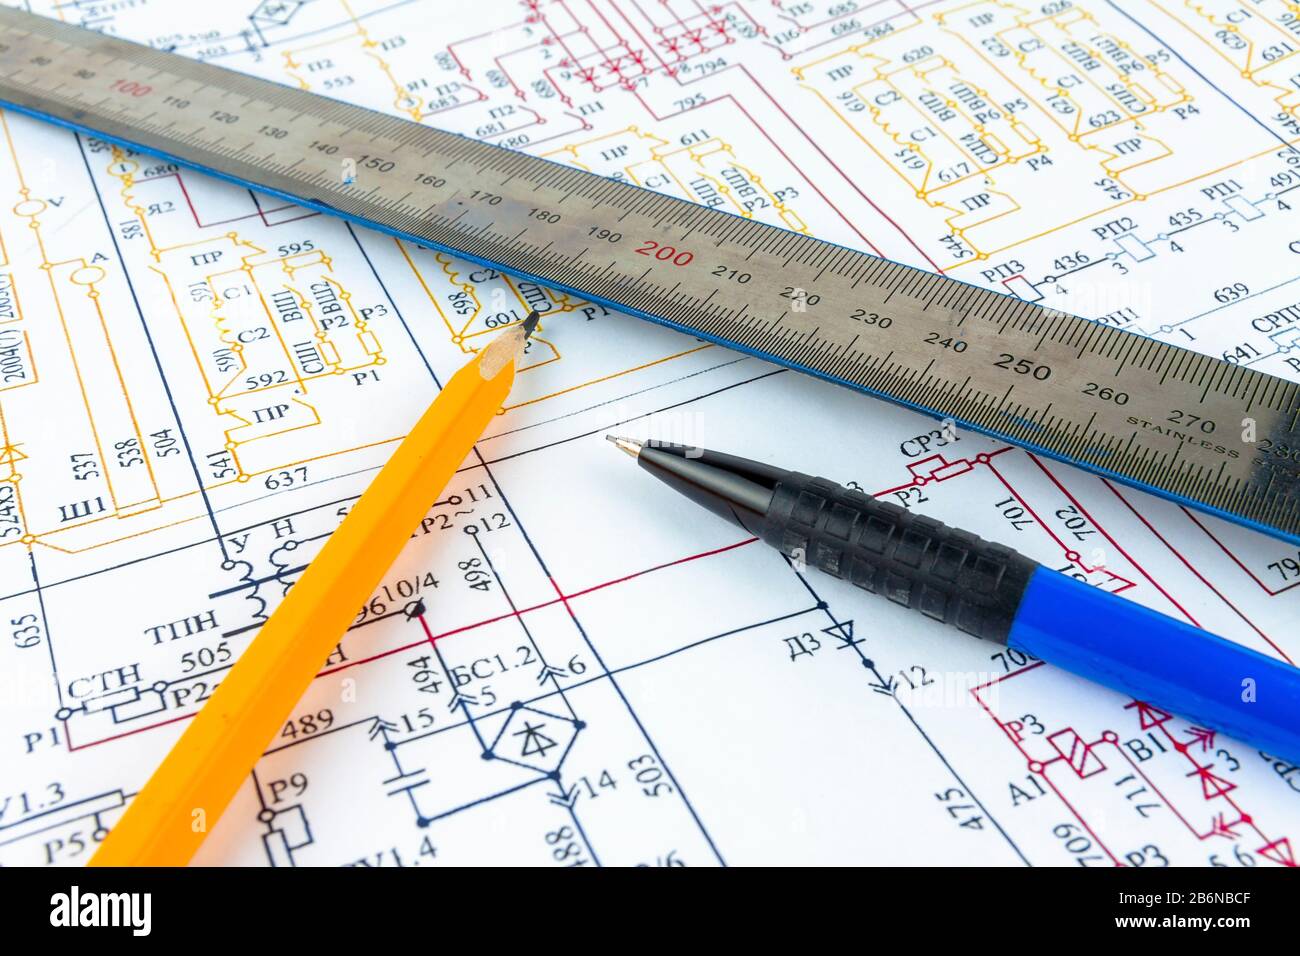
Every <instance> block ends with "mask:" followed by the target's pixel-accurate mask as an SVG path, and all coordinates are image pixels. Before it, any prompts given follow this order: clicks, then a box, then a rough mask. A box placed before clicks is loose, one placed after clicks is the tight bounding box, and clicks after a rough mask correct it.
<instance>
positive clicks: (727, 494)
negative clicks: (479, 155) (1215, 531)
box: [606, 435, 1300, 761]
mask: <svg viewBox="0 0 1300 956" xmlns="http://www.w3.org/2000/svg"><path fill="white" fill-rule="evenodd" d="M606 437H607V438H608V439H609V440H610V441H612V442H613V443H614V444H615V445H617V446H618V447H619V448H621V449H622V450H623V451H625V452H627V453H628V454H629V455H631V456H633V457H634V458H635V459H636V460H637V463H638V464H639V465H640V466H641V467H642V468H643V469H644V470H646V471H648V472H650V473H651V474H653V475H654V476H655V477H657V478H659V479H660V480H661V481H663V482H665V483H666V484H668V485H669V486H671V487H672V488H674V489H676V490H677V491H679V492H681V493H682V494H684V495H685V496H686V497H688V498H690V499H691V500H693V501H695V502H697V503H698V504H701V505H703V506H704V507H705V508H708V509H709V510H710V511H712V512H714V513H715V514H717V515H719V516H721V517H723V518H725V519H727V520H728V521H731V522H732V523H734V524H736V525H739V526H740V527H741V528H744V529H745V530H746V531H748V532H749V533H750V534H753V535H755V536H756V537H758V538H760V539H762V540H763V541H765V542H766V543H767V544H770V545H772V546H773V547H775V548H777V549H778V550H779V551H780V552H781V553H782V554H785V555H786V556H788V557H791V558H794V559H796V560H800V561H802V562H804V563H805V564H807V565H809V566H811V567H815V568H818V569H820V570H822V571H825V572H828V573H830V574H833V575H835V576H836V577H838V578H842V579H843V580H845V581H848V582H849V583H851V584H854V585H856V586H857V587H860V588H862V589H864V590H866V591H870V592H873V593H875V594H879V595H881V596H882V597H886V598H888V599H889V600H891V601H893V602H894V603H896V604H901V605H903V606H906V607H909V608H912V609H914V610H917V611H920V612H921V613H922V614H924V615H925V616H927V617H929V618H932V619H933V620H936V621H940V622H943V623H945V624H949V625H952V626H955V627H956V628H958V629H959V630H961V631H964V632H965V633H967V634H970V635H972V636H974V637H979V638H982V639H984V640H986V641H994V642H997V643H1000V644H1005V645H1007V646H1008V647H1012V648H1014V649H1016V650H1019V651H1022V652H1024V653H1026V654H1031V655H1033V656H1034V657H1037V658H1040V659H1042V660H1044V661H1047V662H1048V663H1050V664H1055V665H1056V666H1058V667H1061V668H1064V669H1065V670H1068V671H1072V672H1073V673H1075V674H1078V675H1080V676H1082V677H1086V678H1088V679H1090V680H1093V681H1096V682H1097V683H1099V684H1104V685H1105V686H1107V687H1110V688H1113V689H1115V690H1118V691H1121V692H1123V693H1125V694H1129V695H1131V696H1133V697H1135V698H1137V699H1139V700H1142V701H1145V702H1147V703H1150V704H1154V705H1156V706H1158V707H1161V708H1163V709H1166V710H1169V711H1170V712H1172V713H1175V714H1178V715H1180V716H1182V717H1185V718H1188V719H1190V720H1193V721H1195V722H1196V723H1198V724H1202V725H1204V726H1205V727H1207V728H1209V729H1214V730H1220V731H1223V732H1224V733H1226V734H1228V735H1229V736H1232V737H1235V738H1237V739H1239V740H1242V741H1244V742H1246V743H1249V744H1251V745H1253V746H1256V747H1259V748H1260V749H1261V750H1263V751H1265V752H1267V753H1269V754H1271V755H1272V756H1275V757H1281V758H1283V759H1286V760H1291V761H1297V760H1300V669H1297V668H1295V667H1293V666H1291V665H1289V664H1287V663H1284V662H1283V661H1279V660H1275V659H1273V658H1271V657H1267V656H1265V655H1264V654H1260V653H1259V652H1257V651H1254V650H1251V649H1250V648H1247V647H1243V646H1242V645H1240V644H1235V643H1233V642H1232V641H1228V640H1225V639H1223V638H1221V637H1218V636H1216V635H1214V634H1210V633H1208V632H1206V631H1203V630H1200V629H1199V628H1196V627H1193V626H1191V625H1188V624H1184V623H1182V622H1180V621H1176V620H1174V619H1173V618H1170V617H1166V616H1165V615H1163V614H1160V613H1158V612H1156V611H1152V610H1150V609H1148V608H1145V607H1142V606H1141V605H1140V604H1135V603H1133V602H1132V601H1129V600H1126V599H1125V598H1121V597H1117V596H1115V595H1113V594H1110V593H1108V592H1105V591H1102V590H1101V589H1099V588H1095V587H1093V586H1091V585H1089V584H1086V583H1084V582H1082V581H1078V580H1076V579H1075V578H1072V577H1069V576H1068V575H1065V574H1061V573H1060V572H1058V571H1054V570H1052V569H1050V568H1046V567H1043V566H1042V565H1040V564H1038V563H1036V562H1035V561H1033V560H1031V559H1029V558H1027V557H1025V556H1023V555H1021V554H1018V553H1017V552H1016V551H1014V550H1012V549H1011V548H1008V547H1006V546H1004V545H1001V544H996V543H994V542H990V541H985V540H984V539H982V538H979V537H977V536H975V535H973V534H970V533H969V532H966V531H961V530H958V529H956V528H951V527H949V526H947V525H945V524H943V523H942V522H940V521H936V520H935V519H933V518H928V517H925V516H923V515H916V514H913V513H911V512H910V511H908V510H907V509H905V508H902V507H899V506H898V505H895V504H891V503H889V502H885V501H878V500H876V499H875V498H872V497H871V496H870V495H866V494H863V493H862V492H860V491H853V490H850V489H848V488H844V487H842V486H840V485H837V484H835V483H834V482H831V481H828V480H826V479H825V478H813V477H810V476H809V475H804V474H800V473H798V472H793V471H787V470H785V469H782V468H776V467H773V466H771V465H766V464H763V463H762V462H757V461H750V460H748V459H745V458H738V457H736V456H734V455H726V454H722V453H720V452H715V451H708V450H705V449H699V448H687V447H684V446H681V445H667V444H658V443H652V442H640V441H635V440H633V439H628V438H616V437H614V436H612V435H610V436H606Z"/></svg>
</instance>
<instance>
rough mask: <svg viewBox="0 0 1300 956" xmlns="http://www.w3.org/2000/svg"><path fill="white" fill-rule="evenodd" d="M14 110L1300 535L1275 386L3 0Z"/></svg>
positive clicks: (0, 95)
mask: <svg viewBox="0 0 1300 956" xmlns="http://www.w3.org/2000/svg"><path fill="white" fill-rule="evenodd" d="M0 103H4V104H7V105H8V106H9V107H10V108H12V109H15V110H19V111H22V112H25V113H29V114H32V115H34V116H38V117H41V118H43V119H47V120H51V121H53V122H55V123H59V124H61V125H64V126H68V127H71V128H73V129H76V130H79V131H83V132H86V133H90V134H92V135H95V136H98V137H100V138H103V139H107V140H110V141H114V142H117V143H120V144H123V145H127V146H130V147H132V148H134V149H139V150H142V151H145V152H149V153H153V154H156V155H159V156H162V157H165V158H167V159H169V160H171V161H173V162H176V163H181V164H184V165H187V166H191V167H194V168H196V169H200V170H203V171H204V172H208V173H213V174H215V175H218V176H221V177H224V178H226V179H229V180H233V181H235V182H237V183H240V184H243V185H246V186H249V187H252V188H255V189H258V190H261V191H263V192H267V193H272V194H275V195H278V196H282V197H284V198H286V199H289V200H292V201H294V202H296V203H299V204H302V205H304V206H308V207H311V208H314V209H318V210H321V211H324V212H328V213H333V214H336V215H340V216H344V217H347V218H349V219H352V220H355V221H357V222H359V223H362V224H364V225H366V226H370V227H373V228H376V229H380V230H383V231H385V232H388V233H391V234H393V235H396V236H400V237H403V238H406V239H410V240H412V241H415V242H419V243H421V244H423V245H427V246H432V247H434V248H438V249H442V250H445V251H448V252H452V253H455V254H456V255H458V256H462V257H464V258H467V259H471V260H474V261H477V262H481V263H486V264H489V265H492V266H496V267H499V268H501V269H503V270H505V271H507V272H509V273H512V274H514V275H517V276H523V277H526V278H528V279H533V280H536V281H537V282H540V283H542V284H544V285H549V286H552V287H555V288H559V289H563V290H566V291H569V292H572V293H575V294H578V295H581V296H583V297H586V298H589V299H593V300H597V301H599V302H602V303H606V304H609V305H611V306H613V307H615V308H617V309H619V310H621V311H624V312H629V313H631V314H633V315H637V316H640V317H642V318H646V319H651V320H653V321H656V322H660V323H663V324H665V325H668V326H671V327H673V328H676V329H680V330H682V331H683V332H689V333H691V334H692V335H696V336H699V337H700V338H703V339H707V340H709V341H712V342H717V343H720V344H722V345H727V346H730V347H733V348H737V349H741V350H743V351H746V352H750V353H753V354H755V355H759V356H762V357H763V358H767V359H770V360H772V361H774V362H778V363H780V364H782V365H785V366H788V367H790V368H794V369H799V370H801V371H805V372H810V373H812V374H814V375H818V376H820V377H822V378H826V379H830V380H832V381H835V382H838V383H841V384H843V385H848V386H850V387H852V388H856V389H859V390H861V391H864V392H869V393H871V394H873V395H877V396H880V397H883V398H888V399H891V400H893V401H895V402H898V403H900V404H903V405H907V406H910V407H912V408H916V409H919V410H920V411H923V412H927V413H929V414H931V415H935V416H938V417H941V418H951V419H953V420H954V421H955V422H956V423H957V424H958V425H961V426H965V427H969V428H973V429H976V430H978V431H981V432H984V433H985V434H988V435H992V436H995V437H998V438H1002V439H1006V440H1007V441H1010V442H1014V443H1015V444H1017V445H1020V446H1023V447H1026V448H1030V449H1033V450H1036V451H1040V452H1042V453H1044V454H1047V455H1050V456H1052V457H1055V458H1059V459H1061V460H1063V461H1069V462H1073V463H1075V464H1078V465H1082V466H1083V467H1085V468H1088V469H1090V470H1092V471H1094V472H1097V473H1100V474H1104V475H1108V476H1110V477H1113V478H1116V479H1119V480H1121V481H1124V482H1127V483H1129V484H1132V485H1136V486H1138V487H1141V488H1144V489H1147V490H1150V491H1153V492H1155V493H1157V494H1161V495H1164V496H1166V497H1169V498H1173V499H1175V500H1178V501H1181V502H1184V503H1187V504H1190V505H1193V506H1196V507H1199V508H1202V509H1203V510H1206V511H1210V512H1212V513H1216V514H1219V515H1221V516H1223V517H1226V518H1229V519H1231V520H1234V521H1238V522H1241V523H1243V524H1246V525H1250V526H1253V527H1256V528H1259V529H1261V530H1263V531H1266V532H1269V533H1271V534H1275V535H1277V536H1279V537H1282V538H1285V539H1287V540H1289V541H1291V542H1293V543H1300V386H1297V385H1295V384H1291V383H1289V382H1286V381H1284V380H1282V379H1280V378H1275V377H1273V376H1270V375H1265V374H1263V373H1260V372H1257V371H1254V370H1251V369H1248V368H1244V367H1241V366H1238V365H1232V364H1229V363H1227V362H1224V361H1221V360H1219V359H1215V358H1211V357H1208V356H1204V355H1200V354H1198V353H1195V352H1191V351H1188V350H1186V349H1182V348H1178V347H1177V346H1173V345H1166V344H1163V343H1161V342H1157V341H1155V340H1153V339H1148V338H1144V337H1142V336H1138V335H1134V334H1132V333H1128V332H1124V331H1121V330H1118V329H1115V328H1113V327H1110V326H1106V325H1101V324H1097V323H1094V322H1090V321H1087V320H1085V319H1081V318H1078V317H1075V316H1071V315H1066V314H1065V313H1062V312H1058V311H1055V310H1052V309H1047V308H1043V307H1041V306H1038V305H1034V304H1032V303H1028V302H1023V301H1021V300H1019V299H1015V298H1011V297H1008V296H1003V295H1000V294H998V293H995V292H990V291H987V290H984V289H980V288H977V287H974V286H970V285H966V284H965V283H962V282H958V281H956V280H954V279H949V278H947V277H944V276H940V275H935V274H931V273H928V272H924V271H922V270H919V269H914V268H912V267H910V266H905V265H901V264H899V263H895V262H890V261H888V260H886V259H880V258H877V257H875V256H871V255H867V254H866V253H863V252H857V251H855V250H852V249H846V248H844V247H842V246H837V245H833V244H831V243H828V242H822V241H820V240H818V239H813V238H810V237H808V236H804V235H801V234H799V233H794V232H790V231H787V230H784V229H781V228H778V227H775V226H769V225H766V224H764V223H760V222H755V221H753V220H751V219H745V218H742V217H739V216H734V215H731V214H729V213H725V212H720V211H718V210H714V209H709V208H707V207H704V206H699V205H696V204H694V203H690V202H687V201H685V200H681V199H676V198H674V197H671V196H662V195H659V194H658V193H654V192H650V191H648V190H645V189H640V188H638V187H635V186H630V185H628V184H626V183H620V182H615V181H613V180H609V179H605V178H603V177H600V176H596V175H593V174H591V173H587V172H584V171H582V170H578V169H573V168H570V167H567V166H561V165H558V164H555V163H552V162H549V161H547V160H544V159H538V158H535V157H532V156H528V155H526V154H523V153H518V152H514V151H511V150H507V149H502V148H500V147H497V146H492V145H489V144H486V143H480V142H476V141H474V140H470V139H466V138H464V137H461V136H457V135H454V134H452V133H447V132H443V131H440V130H436V129H430V128H428V127H425V126H421V125H419V124H417V123H412V122H408V121H405V120H401V119H397V118H395V117H392V116H387V115H384V114H382V113H377V112H374V111H372V110H368V109H364V108H362V107H359V106H352V105H350V104H347V103H342V102H338V101H336V100H331V99H327V98H325V97H321V96H317V95H315V94H312V93H307V92H304V91H301V90H297V89H292V88H289V87H286V86H281V85H279V84H276V83H271V82H269V81H266V80H261V79H256V78H252V77H248V76H245V75H242V74H239V73H235V72H233V71H230V70H225V69H222V68H220V67H216V66H212V65H209V64H204V63H199V62H195V61H193V60H189V59H186V58H184V57H181V56H177V55H175V54H171V53H165V52H161V51H157V50H151V49H149V48H147V47H143V46H139V45H137V44H133V43H128V42H125V41H122V40H117V39H113V38H110V37H106V36H103V35H101V34H98V33H93V32H90V31H86V30H82V29H80V28H77V27H71V26H67V25H64V24H60V23H57V22H55V21H53V20H48V19H45V18H43V17H38V16H34V15H32V14H28V13H24V12H21V11H18V10H14V9H11V8H8V7H0ZM863 411H864V414H865V413H867V409H866V408H864V409H863ZM844 428H845V431H846V432H851V431H852V430H853V428H854V423H853V422H851V421H849V422H844Z"/></svg>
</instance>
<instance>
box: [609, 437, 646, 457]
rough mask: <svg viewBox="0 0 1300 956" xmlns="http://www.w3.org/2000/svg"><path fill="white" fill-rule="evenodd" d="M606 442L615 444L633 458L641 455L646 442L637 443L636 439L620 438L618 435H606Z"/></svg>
mask: <svg viewBox="0 0 1300 956" xmlns="http://www.w3.org/2000/svg"><path fill="white" fill-rule="evenodd" d="M605 441H609V442H613V443H614V444H615V445H617V446H618V447H619V448H621V449H623V450H624V451H625V452H627V453H628V454H629V455H631V456H632V457H633V458H635V457H637V456H638V455H640V454H641V447H642V446H643V445H644V444H645V442H640V441H637V440H636V439H635V438H619V437H618V436H617V435H606V436H605Z"/></svg>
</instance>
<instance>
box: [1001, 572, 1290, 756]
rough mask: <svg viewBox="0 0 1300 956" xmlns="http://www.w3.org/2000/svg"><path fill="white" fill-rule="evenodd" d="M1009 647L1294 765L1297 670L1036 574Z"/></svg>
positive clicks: (1054, 575) (1068, 581) (1056, 576)
mask: <svg viewBox="0 0 1300 956" xmlns="http://www.w3.org/2000/svg"><path fill="white" fill-rule="evenodd" d="M1007 644H1008V646H1010V647H1014V648H1017V649H1018V650H1021V651H1025V652H1027V653H1029V654H1033V655H1034V656H1035V657H1039V658H1042V659H1043V660H1045V661H1048V662H1049V663H1052V664H1055V665H1056V666H1058V667H1061V668H1063V669H1065V670H1068V671H1071V672H1073V673H1075V674H1078V675H1080V676H1082V677H1086V678H1088V679H1089V680H1093V681H1096V682H1097V683H1099V684H1104V685H1106V686H1107V687H1110V688H1113V689H1115V690H1118V691H1121V692H1123V693H1125V694H1129V695H1130V696H1132V697H1135V698H1137V699H1139V700H1142V701H1146V702H1147V703H1150V704H1154V705H1156V706H1157V707H1160V708H1161V709H1163V710H1167V711H1169V712H1171V713H1174V714H1177V715H1178V716H1180V717H1183V718H1186V719H1188V720H1191V721H1194V722H1195V723H1197V724H1200V725H1203V726H1205V727H1207V728H1210V729H1213V730H1219V731H1222V732H1223V733H1225V734H1227V735H1229V736H1231V737H1236V738H1237V739H1239V740H1241V741H1244V742H1246V743H1249V744H1250V745H1251V746H1254V747H1258V748H1259V749H1261V750H1263V751H1265V752H1267V753H1269V754H1270V755H1272V756H1274V757H1281V758H1283V759H1285V760H1289V761H1300V670H1298V669H1296V668H1295V667H1292V666H1291V665H1289V664H1286V663H1283V662H1282V661H1279V660H1275V659H1274V658H1271V657H1266V656H1265V655H1263V654H1260V653H1258V652H1257V651H1253V650H1251V649H1250V648H1247V647H1242V646H1241V645H1240V644H1234V643H1233V642H1232V641H1227V640H1224V639H1223V638H1221V637H1216V636H1215V635H1213V634H1210V633H1208V632H1207V631H1202V630H1200V629H1199V628H1195V627H1192V626H1191V625H1188V624H1183V623H1181V622H1179V621H1175V620H1173V619H1172V618H1169V617H1166V616H1164V615H1163V614H1159V613H1157V612H1155V611H1152V610H1149V609H1148V608H1145V607H1142V606H1141V605H1139V604H1134V603H1133V602H1132V601H1126V600H1123V599H1122V598H1116V597H1115V596H1113V595H1110V594H1107V593H1105V592H1103V591H1101V590H1099V589H1097V588H1094V587H1092V586H1090V585H1088V584H1084V583H1083V582H1081V581H1076V580H1075V579H1074V578H1070V577H1066V576H1065V575H1064V574H1060V573H1058V572H1056V571H1051V570H1049V569H1047V568H1039V569H1038V570H1037V571H1035V572H1034V574H1033V576H1032V577H1031V578H1030V580H1029V585H1028V587H1026V589H1025V594H1024V598H1023V599H1022V600H1021V602H1020V607H1019V609H1018V611H1017V613H1016V616H1015V620H1014V621H1013V622H1012V625H1011V630H1010V633H1009V634H1008V635H1007Z"/></svg>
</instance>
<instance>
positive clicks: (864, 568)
mask: <svg viewBox="0 0 1300 956" xmlns="http://www.w3.org/2000/svg"><path fill="white" fill-rule="evenodd" d="M762 537H763V540H765V541H766V542H767V543H768V544H770V545H772V546H773V547H775V548H777V549H779V550H780V551H781V552H782V553H783V554H785V555H787V556H789V557H791V558H794V559H795V560H802V561H803V562H805V563H806V564H808V565H811V566H812V567H815V568H817V569H819V570H821V571H825V572H827V573H828V574H833V575H835V576H836V577H838V578H841V579H843V580H845V581H848V582H849V583H851V584H854V585H856V586H858V587H860V588H862V589H863V590H866V591H871V592H872V593H873V594H880V595H882V596H884V597H887V598H889V600H891V601H893V602H894V603H896V604H902V605H904V606H905V607H910V608H912V609H914V610H917V611H920V612H921V613H922V614H924V615H926V616H927V617H930V618H933V619H934V620H936V621H941V622H943V623H945V624H950V625H952V626H954V627H958V628H960V629H961V630H963V631H965V632H966V633H967V634H970V635H973V636H974V637H978V638H982V639H984V640H986V641H996V642H998V643H1006V639H1007V633H1008V631H1009V630H1010V628H1011V622H1012V620H1013V619H1014V618H1015V615H1016V610H1017V608H1019V606H1020V599H1021V597H1022V596H1023V594H1024V591H1025V587H1026V586H1027V585H1028V583H1029V578H1030V576H1031V575H1032V574H1033V573H1034V571H1035V570H1036V569H1037V568H1038V565H1037V564H1036V563H1035V562H1034V561H1031V560H1030V559H1029V558H1026V557H1024V556H1023V555H1020V554H1018V553H1016V552H1015V551H1013V550H1012V549H1011V548H1008V547H1006V546H1005V545H1000V544H995V543H994V542H992V541H985V540H984V539H983V538H980V537H978V536H976V535H973V534H970V533H969V532H966V531H961V530H958V529H957V528H950V527H948V526H947V525H946V524H944V523H943V522H941V521H936V520H934V519H933V518H927V517H925V516H923V515H914V514H912V513H911V512H909V511H908V510H907V509H906V508H901V507H899V506H898V505H895V504H890V503H889V502H887V501H879V500H877V499H875V498H872V497H871V496H870V495H865V494H863V493H862V492H860V491H851V490H849V489H847V488H844V487H842V486H840V485H837V484H835V483H834V482H832V481H827V480H826V479H825V478H813V477H810V476H808V475H802V474H799V473H797V472H790V473H787V474H786V475H785V476H784V477H783V478H782V480H781V481H780V483H779V484H778V485H777V486H776V490H775V492H774V494H773V496H772V502H771V504H770V505H769V506H768V510H767V517H766V522H765V525H764V527H763V531H762Z"/></svg>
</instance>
